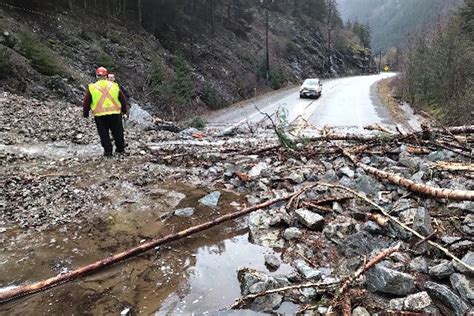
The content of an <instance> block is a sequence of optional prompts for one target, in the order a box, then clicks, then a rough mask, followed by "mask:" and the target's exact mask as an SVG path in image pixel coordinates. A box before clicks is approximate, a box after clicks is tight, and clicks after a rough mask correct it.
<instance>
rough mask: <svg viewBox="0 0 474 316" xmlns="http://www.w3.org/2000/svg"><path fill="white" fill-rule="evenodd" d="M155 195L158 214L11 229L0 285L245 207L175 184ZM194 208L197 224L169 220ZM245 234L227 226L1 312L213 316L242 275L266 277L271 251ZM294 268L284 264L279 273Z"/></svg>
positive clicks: (128, 209) (131, 210)
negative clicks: (211, 201) (198, 315)
mask: <svg viewBox="0 0 474 316" xmlns="http://www.w3.org/2000/svg"><path fill="white" fill-rule="evenodd" d="M155 191H156V192H157V195H158V196H159V199H162V200H163V201H162V202H163V203H161V204H160V203H156V205H157V206H156V207H152V208H149V207H144V205H141V202H136V203H134V202H133V201H132V200H131V201H130V202H129V203H128V204H127V205H125V207H124V208H123V209H122V210H121V211H120V212H117V213H110V214H108V215H107V216H103V215H102V216H99V215H96V216H94V217H93V218H91V219H90V220H89V221H88V224H82V225H75V224H68V225H64V226H60V227H59V228H58V229H48V230H46V231H41V232H31V231H30V232H25V231H21V230H16V229H7V231H6V232H4V233H2V250H1V252H0V264H1V266H2V273H1V274H0V284H1V286H2V287H4V288H9V287H11V286H15V285H19V284H24V283H28V282H33V281H38V280H41V279H43V278H47V277H52V276H54V275H56V274H58V273H61V272H65V271H68V270H71V269H74V268H77V267H79V266H82V265H85V264H88V263H91V262H94V261H96V260H98V259H101V258H103V257H105V256H108V255H110V254H113V253H117V252H119V251H120V250H125V249H127V248H130V247H132V246H134V245H136V244H139V243H141V242H144V241H145V240H149V239H150V238H152V237H156V236H160V235H165V234H167V233H171V232H176V231H179V230H182V229H184V228H186V227H190V226H193V225H196V224H198V223H202V222H205V221H207V220H209V219H210V218H212V217H215V216H216V215H218V214H224V213H227V212H230V211H234V210H235V208H234V207H231V206H229V205H230V203H231V202H239V201H240V197H239V196H237V195H235V194H232V193H224V194H223V196H222V198H221V201H220V203H219V207H218V208H216V209H212V208H209V207H206V206H203V205H199V203H198V201H197V200H198V199H200V198H201V197H203V196H204V195H206V194H207V192H206V191H204V190H199V189H193V188H190V187H187V186H185V185H181V184H178V183H170V184H160V185H158V186H157V188H155ZM170 203H171V205H170ZM196 205H199V206H198V207H197V208H196V211H195V215H193V216H192V217H189V218H183V217H177V216H175V215H170V216H168V215H169V214H168V212H169V210H170V209H177V208H183V207H190V206H192V207H196ZM140 208H142V210H141V211H140V210H138V209H140ZM160 218H161V219H160ZM245 227H246V225H245V220H241V221H239V222H229V223H227V224H226V225H221V226H219V227H217V228H214V229H211V230H209V231H206V232H204V233H200V234H197V235H196V236H193V237H190V238H187V239H186V240H184V241H181V242H175V243H173V244H170V245H167V246H165V247H162V248H160V249H155V250H153V251H150V252H148V253H146V254H144V255H142V256H140V257H139V258H134V259H131V260H128V261H127V262H126V263H123V264H118V265H116V266H114V267H111V268H108V269H105V270H103V271H102V272H100V273H98V274H94V275H93V276H90V277H86V278H84V279H82V280H80V281H77V282H72V283H68V284H64V285H61V286H59V287H57V288H54V289H51V290H49V291H47V292H43V293H38V294H35V295H33V296H31V297H28V298H24V299H21V300H19V301H16V302H12V303H9V304H6V305H2V306H1V307H0V313H2V314H10V315H25V314H28V313H29V312H31V311H32V310H34V311H35V314H37V315H45V314H50V315H51V314H53V315H59V314H96V315H97V314H117V313H119V312H121V311H122V310H124V309H126V308H129V307H130V308H131V309H132V310H133V311H135V312H137V313H140V314H142V313H143V314H150V313H151V314H153V313H154V312H155V311H158V314H176V313H185V314H187V313H190V312H216V311H218V310H219V309H222V308H225V306H227V305H228V304H231V303H232V302H233V301H234V300H235V299H236V298H238V297H239V295H240V288H239V283H238V281H237V269H238V268H239V267H253V268H256V269H259V270H265V269H266V268H265V266H264V258H263V257H264V254H265V253H272V252H273V250H271V249H268V248H264V247H260V246H256V245H253V244H251V243H249V241H248V233H247V230H246V228H245ZM290 269H291V268H290V267H289V266H287V265H283V266H282V267H280V269H279V270H278V271H276V272H274V273H288V272H289V271H290ZM287 308H289V307H287Z"/></svg>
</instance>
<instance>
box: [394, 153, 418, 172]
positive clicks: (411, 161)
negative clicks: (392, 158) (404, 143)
mask: <svg viewBox="0 0 474 316" xmlns="http://www.w3.org/2000/svg"><path fill="white" fill-rule="evenodd" d="M398 162H399V163H400V164H401V165H402V166H405V167H407V168H410V169H411V170H416V169H418V166H419V160H418V159H416V158H413V157H412V156H411V155H410V154H409V153H407V152H406V151H403V152H401V153H400V155H399V156H398Z"/></svg>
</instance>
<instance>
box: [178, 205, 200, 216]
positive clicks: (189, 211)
mask: <svg viewBox="0 0 474 316" xmlns="http://www.w3.org/2000/svg"><path fill="white" fill-rule="evenodd" d="M194 211H195V208H194V207H186V208H180V209H177V210H175V211H174V215H176V216H179V217H190V216H193V215H194Z"/></svg>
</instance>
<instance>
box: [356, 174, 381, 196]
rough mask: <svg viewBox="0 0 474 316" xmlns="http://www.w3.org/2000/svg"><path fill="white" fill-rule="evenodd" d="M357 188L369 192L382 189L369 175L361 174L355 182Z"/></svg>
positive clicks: (374, 192) (372, 192) (373, 192)
mask: <svg viewBox="0 0 474 316" xmlns="http://www.w3.org/2000/svg"><path fill="white" fill-rule="evenodd" d="M355 187H356V189H357V190H359V191H362V192H364V193H367V194H376V193H377V192H378V191H380V190H379V189H380V185H379V184H378V183H377V182H375V181H374V180H373V179H372V178H371V177H369V176H367V175H359V176H358V177H357V179H356V182H355Z"/></svg>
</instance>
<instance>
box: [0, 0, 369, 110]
mask: <svg viewBox="0 0 474 316" xmlns="http://www.w3.org/2000/svg"><path fill="white" fill-rule="evenodd" d="M9 5H10V7H9ZM0 9H5V10H7V11H6V12H11V13H12V14H15V15H14V16H13V15H12V19H11V20H5V19H4V20H3V21H1V20H0V28H2V31H8V30H10V31H12V30H16V32H11V36H9V37H11V39H7V38H6V37H5V39H3V38H1V36H0V79H2V75H3V78H4V79H3V80H8V78H10V77H11V78H12V80H10V84H9V85H10V86H12V87H14V88H13V90H14V91H18V90H20V91H27V90H28V87H29V86H30V85H29V84H27V83H21V87H19V88H15V87H18V86H20V84H19V83H18V80H15V77H18V78H19V79H20V80H23V79H21V78H23V76H20V75H18V74H19V73H22V72H25V71H27V70H26V69H22V68H24V67H25V66H24V63H15V66H14V67H13V66H9V60H18V59H19V58H20V57H25V58H27V59H28V60H30V61H31V63H30V65H31V66H32V68H34V70H35V71H36V72H38V73H39V74H37V75H38V76H40V75H41V76H43V77H44V76H49V77H51V76H55V75H61V76H64V72H66V73H72V74H77V73H89V72H90V69H93V67H97V66H106V67H108V68H111V69H112V70H113V71H114V72H116V74H118V75H119V76H120V77H121V78H124V79H123V80H124V81H123V83H124V84H125V85H126V86H127V87H128V88H129V90H130V91H131V93H132V94H133V95H134V96H136V97H137V98H140V99H142V100H143V101H144V102H150V103H152V104H156V105H157V106H156V107H155V108H159V109H162V110H160V111H162V112H163V113H165V115H167V113H173V114H172V115H170V117H171V118H175V117H178V116H179V114H178V113H183V111H180V110H179V109H183V108H186V109H189V108H193V109H198V110H196V111H199V109H204V108H208V109H218V108H222V107H225V106H227V105H229V104H232V103H234V102H238V101H240V100H242V99H246V98H249V97H251V96H254V95H255V93H257V92H255V91H257V90H258V91H259V92H260V91H262V92H265V91H268V90H269V89H279V88H281V87H283V86H284V85H287V84H289V83H292V82H299V81H300V80H301V79H302V78H305V77H308V76H322V77H324V76H338V75H344V74H356V73H368V72H371V71H373V69H374V67H373V63H372V61H371V56H370V55H371V52H370V49H369V46H370V45H369V42H370V34H369V30H368V29H367V28H365V27H364V26H362V25H356V24H354V26H351V27H347V26H345V25H344V23H343V21H342V19H341V17H340V14H339V12H338V9H337V5H336V0H159V1H156V0H80V1H73V0H34V1H22V0H5V2H4V3H3V4H2V7H1V8H0ZM84 20H87V21H89V23H81V22H80V21H84ZM13 21H14V22H13ZM57 21H62V23H63V25H62V27H59V28H58V27H57V26H56V27H53V28H52V27H51V26H53V25H54V24H55V23H57ZM18 23H20V24H18ZM132 65H133V71H132ZM71 66H72V67H74V68H75V69H70V68H71ZM20 68H21V69H22V70H21V71H20V70H19V69H20ZM12 73H13V74H12ZM66 76H67V75H66ZM5 78H6V79H5ZM75 79H77V78H75ZM79 80H80V79H79ZM44 81H46V82H44ZM49 81H51V80H49V79H42V77H38V78H36V79H35V83H41V84H43V85H44V86H46V87H47V88H48V87H49V86H50V84H49V83H48V82H49ZM42 82H44V83H42ZM76 86H77V84H76ZM76 96H77V97H76V98H80V95H79V94H78V93H76Z"/></svg>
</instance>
